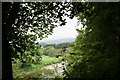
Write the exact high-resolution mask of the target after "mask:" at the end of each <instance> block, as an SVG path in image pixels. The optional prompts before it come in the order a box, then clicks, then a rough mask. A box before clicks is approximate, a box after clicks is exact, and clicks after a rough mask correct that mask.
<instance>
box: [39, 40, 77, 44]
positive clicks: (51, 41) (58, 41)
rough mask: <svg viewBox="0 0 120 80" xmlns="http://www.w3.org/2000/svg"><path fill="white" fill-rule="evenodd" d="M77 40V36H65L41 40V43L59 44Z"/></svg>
mask: <svg viewBox="0 0 120 80" xmlns="http://www.w3.org/2000/svg"><path fill="white" fill-rule="evenodd" d="M73 41H75V38H64V39H57V40H49V41H44V42H39V43H40V44H41V45H45V44H59V43H64V42H73Z"/></svg>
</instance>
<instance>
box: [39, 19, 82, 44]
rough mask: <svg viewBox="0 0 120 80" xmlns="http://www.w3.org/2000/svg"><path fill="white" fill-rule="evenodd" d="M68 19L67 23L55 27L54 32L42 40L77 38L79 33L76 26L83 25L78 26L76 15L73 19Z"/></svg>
mask: <svg viewBox="0 0 120 80" xmlns="http://www.w3.org/2000/svg"><path fill="white" fill-rule="evenodd" d="M66 21H67V23H66V25H64V26H58V27H56V28H54V29H53V34H52V35H49V36H48V38H44V39H42V40H41V42H44V41H49V40H57V39H63V38H75V37H76V36H77V34H78V33H77V31H76V28H80V27H81V25H79V26H77V22H78V20H77V18H76V17H74V18H73V19H69V18H66ZM75 26H76V27H75Z"/></svg>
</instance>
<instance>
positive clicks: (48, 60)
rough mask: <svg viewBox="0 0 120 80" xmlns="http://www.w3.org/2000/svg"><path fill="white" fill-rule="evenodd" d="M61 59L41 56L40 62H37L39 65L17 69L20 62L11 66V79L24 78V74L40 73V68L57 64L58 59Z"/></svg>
mask: <svg viewBox="0 0 120 80" xmlns="http://www.w3.org/2000/svg"><path fill="white" fill-rule="evenodd" d="M61 58H62V57H59V58H56V57H49V56H44V55H43V56H42V61H40V62H39V64H31V65H32V66H31V67H27V68H19V66H20V64H21V63H20V62H18V63H16V64H12V66H13V77H18V76H21V77H22V76H25V74H26V73H38V72H40V71H41V68H42V67H44V66H46V65H49V64H53V63H58V62H60V59H61Z"/></svg>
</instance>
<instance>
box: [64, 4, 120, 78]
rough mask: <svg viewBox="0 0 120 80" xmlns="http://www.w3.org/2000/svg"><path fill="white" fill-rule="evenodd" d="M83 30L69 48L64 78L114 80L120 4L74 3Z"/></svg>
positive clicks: (116, 75)
mask: <svg viewBox="0 0 120 80" xmlns="http://www.w3.org/2000/svg"><path fill="white" fill-rule="evenodd" d="M74 4H75V5H79V4H82V6H75V7H74V8H75V14H76V16H77V17H78V18H79V19H80V20H81V23H82V24H83V28H82V29H81V30H77V31H78V33H79V35H78V37H77V39H76V41H75V43H74V45H73V46H72V48H73V54H71V55H70V56H69V60H68V63H69V65H70V66H68V71H67V73H66V77H67V78H80V79H85V78H88V79H90V78H91V79H93V80H101V79H106V80H107V79H108V80H116V79H117V78H118V77H119V69H120V68H119V67H120V65H119V64H120V60H119V58H118V56H120V54H119V51H120V50H119V48H120V46H119V45H120V42H119V41H120V35H119V28H120V27H119V24H120V22H119V21H120V15H119V12H120V9H119V7H120V5H119V3H74Z"/></svg>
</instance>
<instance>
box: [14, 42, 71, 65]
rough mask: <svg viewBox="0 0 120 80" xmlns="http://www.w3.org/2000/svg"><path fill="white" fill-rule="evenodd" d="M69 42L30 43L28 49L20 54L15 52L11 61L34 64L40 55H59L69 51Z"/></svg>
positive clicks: (37, 61)
mask: <svg viewBox="0 0 120 80" xmlns="http://www.w3.org/2000/svg"><path fill="white" fill-rule="evenodd" d="M70 44H71V43H60V44H47V45H44V46H41V45H37V44H36V45H35V44H31V45H32V46H31V45H29V47H28V49H27V50H26V51H24V53H22V54H20V53H19V52H17V53H16V57H14V56H13V58H12V60H13V63H17V61H19V62H21V63H22V66H23V65H26V64H29V65H31V63H32V64H36V63H40V61H41V60H42V57H41V56H42V55H46V56H49V57H57V58H58V57H59V56H63V55H64V54H66V53H68V52H69V45H70Z"/></svg>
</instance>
